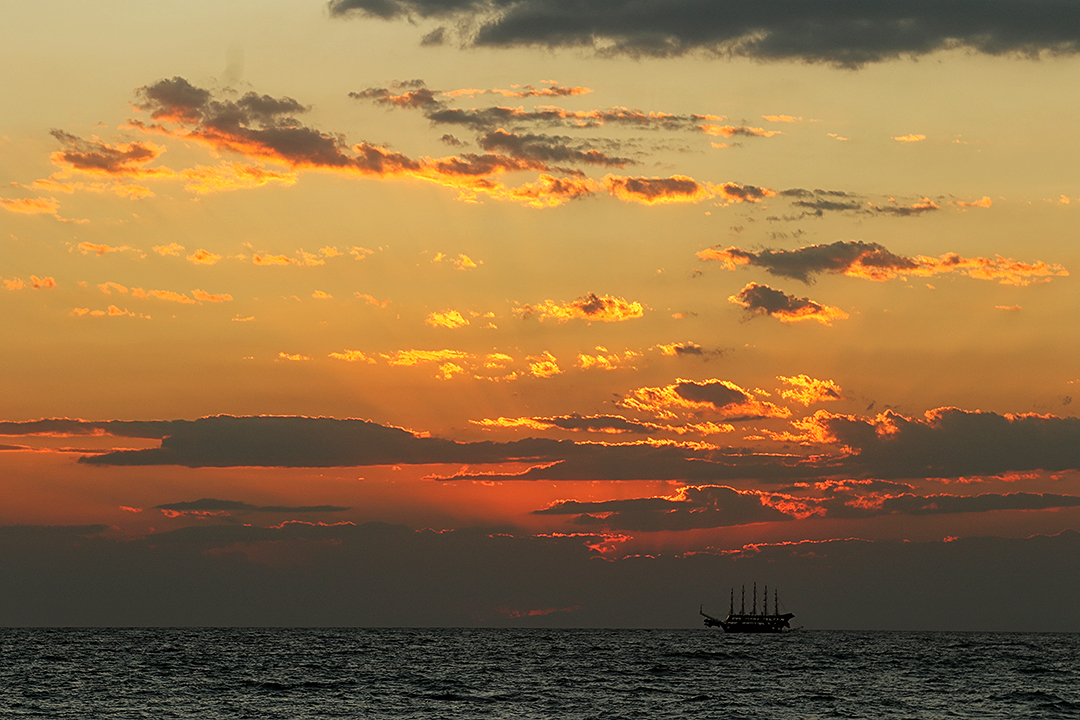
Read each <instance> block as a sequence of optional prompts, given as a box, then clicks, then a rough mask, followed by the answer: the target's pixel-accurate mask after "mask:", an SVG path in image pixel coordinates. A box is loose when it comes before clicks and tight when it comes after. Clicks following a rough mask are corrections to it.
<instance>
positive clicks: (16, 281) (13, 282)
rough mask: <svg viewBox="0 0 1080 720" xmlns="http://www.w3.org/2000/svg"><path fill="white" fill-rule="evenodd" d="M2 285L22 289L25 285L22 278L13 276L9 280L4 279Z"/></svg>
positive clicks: (12, 288)
mask: <svg viewBox="0 0 1080 720" xmlns="http://www.w3.org/2000/svg"><path fill="white" fill-rule="evenodd" d="M4 287H6V288H7V289H8V290H22V289H23V288H24V287H26V283H24V282H23V281H22V278H17V277H13V278H11V279H10V280H8V279H6V278H5V279H4Z"/></svg>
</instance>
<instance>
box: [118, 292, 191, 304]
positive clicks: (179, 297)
mask: <svg viewBox="0 0 1080 720" xmlns="http://www.w3.org/2000/svg"><path fill="white" fill-rule="evenodd" d="M131 294H132V295H134V296H135V297H140V298H141V297H152V298H156V299H158V300H165V301H167V302H176V303H181V304H183V305H194V304H195V301H194V300H192V299H191V298H189V297H188V296H187V295H184V294H183V293H178V292H173V291H172V290H143V289H142V288H135V289H134V290H132V291H131Z"/></svg>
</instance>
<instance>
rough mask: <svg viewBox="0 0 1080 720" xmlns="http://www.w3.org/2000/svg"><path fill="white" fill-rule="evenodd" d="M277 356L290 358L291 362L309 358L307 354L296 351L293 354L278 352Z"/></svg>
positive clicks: (283, 358) (285, 358) (282, 358)
mask: <svg viewBox="0 0 1080 720" xmlns="http://www.w3.org/2000/svg"><path fill="white" fill-rule="evenodd" d="M278 358H279V359H280V360H290V361H292V362H303V361H305V360H310V359H311V358H310V357H308V356H307V355H300V354H299V353H297V354H295V355H291V354H289V353H286V352H279V353H278Z"/></svg>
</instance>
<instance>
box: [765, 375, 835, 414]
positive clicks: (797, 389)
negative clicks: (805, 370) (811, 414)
mask: <svg viewBox="0 0 1080 720" xmlns="http://www.w3.org/2000/svg"><path fill="white" fill-rule="evenodd" d="M779 379H780V381H781V382H783V383H785V384H787V385H790V386H791V389H789V390H781V391H780V397H782V398H784V399H785V400H791V401H793V402H797V403H802V404H803V405H805V406H807V407H809V406H810V405H811V404H812V403H816V402H828V401H830V400H840V399H841V396H840V386H839V385H837V384H836V383H834V382H833V381H832V380H817V379H815V378H812V377H810V376H808V375H795V376H793V377H784V376H783V375H781V376H780V378H779Z"/></svg>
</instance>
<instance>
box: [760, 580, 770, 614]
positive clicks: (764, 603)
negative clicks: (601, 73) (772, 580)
mask: <svg viewBox="0 0 1080 720" xmlns="http://www.w3.org/2000/svg"><path fill="white" fill-rule="evenodd" d="M761 614H762V615H768V614H769V586H768V585H766V586H765V594H764V595H762V596H761Z"/></svg>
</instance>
